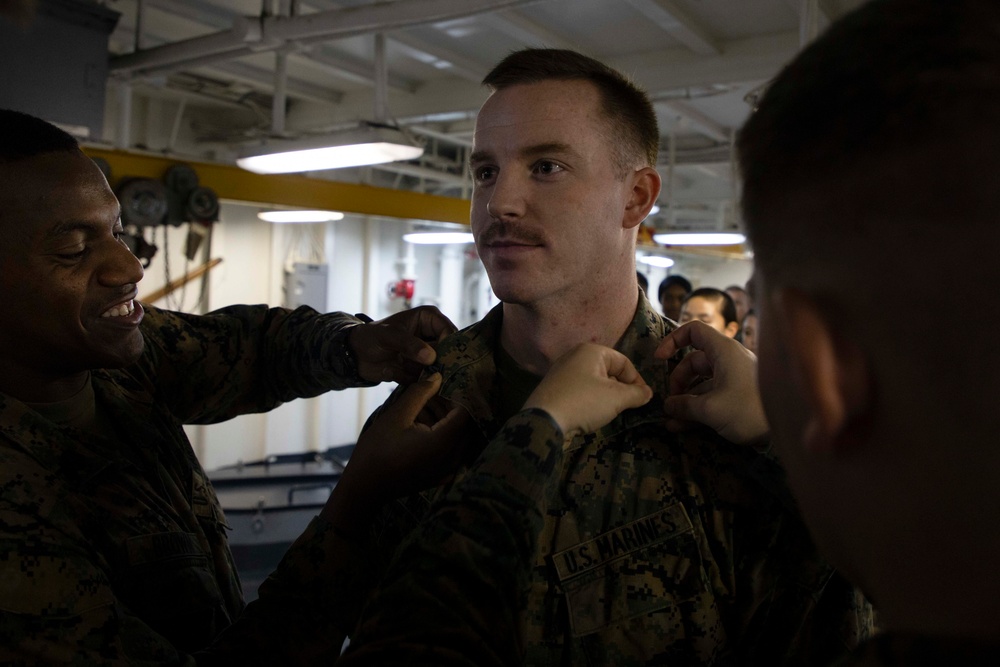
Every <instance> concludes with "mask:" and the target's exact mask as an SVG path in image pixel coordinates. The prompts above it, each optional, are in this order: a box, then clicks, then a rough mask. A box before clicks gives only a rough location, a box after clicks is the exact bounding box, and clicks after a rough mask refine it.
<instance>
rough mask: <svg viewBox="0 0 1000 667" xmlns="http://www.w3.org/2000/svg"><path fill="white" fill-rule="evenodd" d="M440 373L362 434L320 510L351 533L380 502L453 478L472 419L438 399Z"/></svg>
mask: <svg viewBox="0 0 1000 667" xmlns="http://www.w3.org/2000/svg"><path fill="white" fill-rule="evenodd" d="M440 387H441V374H440V373H434V374H433V375H431V376H429V377H427V378H424V379H422V380H420V381H418V382H415V383H413V384H412V385H410V386H409V387H407V388H406V390H405V391H404V392H403V393H402V394H401V395H400V396H399V398H398V399H397V400H396V401H395V402H394V403H392V404H390V405H388V406H387V407H386V408H385V410H384V411H383V412H382V413H381V414H380V415H378V417H376V418H375V420H374V421H373V422H372V423H371V425H370V426H369V428H368V430H366V431H365V432H364V433H362V434H361V437H360V438H359V439H358V444H357V447H355V449H354V453H353V454H351V460H350V462H349V463H348V464H347V468H346V469H345V470H344V474H343V476H341V478H340V481H339V482H338V483H337V486H336V487H335V488H334V489H333V494H332V495H331V496H330V500H329V501H328V502H327V505H326V507H325V508H324V509H323V512H322V514H323V516H325V517H327V518H329V519H330V520H331V521H332V522H333V523H334V525H336V526H338V527H340V528H342V529H344V530H346V531H347V532H354V531H356V530H357V529H359V528H361V527H363V526H364V525H365V524H366V522H367V521H368V519H369V518H370V517H371V516H372V515H374V514H375V513H376V512H377V511H378V510H379V509H380V508H381V507H382V506H383V505H384V504H385V503H387V502H389V501H390V500H393V499H395V498H399V497H402V496H406V495H409V494H411V493H415V492H417V491H420V490H422V489H426V488H428V487H431V486H433V485H435V484H438V483H440V482H441V481H442V480H444V479H445V478H447V477H448V476H449V475H451V474H453V473H454V472H455V470H456V469H457V468H458V464H459V462H460V461H461V459H462V453H463V451H464V449H465V446H466V445H467V444H468V443H469V442H470V441H472V440H473V438H471V437H470V433H469V429H470V428H471V425H472V419H471V417H469V414H468V413H467V412H466V411H465V410H464V409H462V408H458V407H452V406H451V405H449V404H447V402H446V401H445V399H443V398H441V397H440V396H437V391H438V389H439V388H440Z"/></svg>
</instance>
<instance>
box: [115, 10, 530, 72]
mask: <svg viewBox="0 0 1000 667" xmlns="http://www.w3.org/2000/svg"><path fill="white" fill-rule="evenodd" d="M541 1H543V0H406V1H403V0H397V1H396V2H384V3H378V4H375V5H364V6H362V7H351V8H346V9H334V10H330V11H326V12H318V13H316V14H303V15H298V16H293V17H283V16H260V17H238V18H237V19H236V20H234V21H233V27H232V28H231V29H230V30H226V31H223V32H217V33H213V34H211V35H204V36H202V37H195V38H193V39H187V40H183V41H180V42H174V43H172V44H165V45H163V46H158V47H155V48H152V49H145V50H143V51H138V52H136V53H128V54H125V55H121V56H116V57H114V58H112V59H111V61H110V63H109V71H110V73H111V74H112V75H113V76H116V77H124V78H129V77H132V78H135V77H145V76H153V75H160V74H164V73H166V72H170V71H173V70H177V69H183V68H185V67H190V66H203V65H207V64H210V63H213V62H218V61H220V60H229V59H232V58H238V57H240V56H244V55H249V54H251V53H259V52H261V51H273V50H275V49H277V48H279V47H281V46H282V45H284V44H285V43H287V42H289V41H299V42H301V43H303V44H310V43H313V42H320V41H328V40H331V39H339V38H344V37H353V36H356V35H365V34H371V33H377V32H385V31H388V30H396V29H400V28H407V27H411V26H417V25H426V24H429V23H437V22H440V21H447V20H454V19H459V18H464V17H468V16H474V15H477V14H483V13H489V12H494V11H498V10H501V9H508V8H511V7H517V6H520V5H527V4H532V3H536V2H541Z"/></svg>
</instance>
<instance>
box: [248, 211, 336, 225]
mask: <svg viewBox="0 0 1000 667" xmlns="http://www.w3.org/2000/svg"><path fill="white" fill-rule="evenodd" d="M257 217H258V218H260V219H261V220H263V221H264V222H279V223H281V222H330V221H333V220H343V219H344V214H343V213H339V212H337V211H261V212H260V213H258V214H257Z"/></svg>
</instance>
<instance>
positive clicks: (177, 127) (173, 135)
mask: <svg viewBox="0 0 1000 667" xmlns="http://www.w3.org/2000/svg"><path fill="white" fill-rule="evenodd" d="M186 107H187V99H186V98H183V97H182V98H181V101H180V103H179V104H178V105H177V115H176V116H174V125H173V127H172V128H170V142H169V143H168V144H167V150H168V151H171V152H173V150H174V149H175V148H176V146H177V135H179V134H180V132H181V118H183V117H184V109H185V108H186Z"/></svg>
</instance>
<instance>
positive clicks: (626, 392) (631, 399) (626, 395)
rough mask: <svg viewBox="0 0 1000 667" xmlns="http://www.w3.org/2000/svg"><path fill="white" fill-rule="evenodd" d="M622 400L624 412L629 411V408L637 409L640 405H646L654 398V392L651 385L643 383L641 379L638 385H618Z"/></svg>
mask: <svg viewBox="0 0 1000 667" xmlns="http://www.w3.org/2000/svg"><path fill="white" fill-rule="evenodd" d="M618 387H619V393H620V396H621V398H620V400H621V405H622V410H628V409H629V408H637V407H639V406H640V405H645V404H646V403H648V402H649V399H651V398H653V390H652V389H650V387H649V385H648V384H646V383H645V382H642V380H641V378H640V380H639V383H637V384H624V383H621V384H619V385H618Z"/></svg>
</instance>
